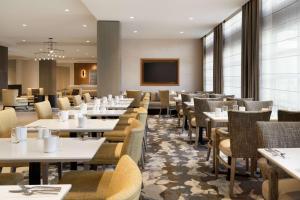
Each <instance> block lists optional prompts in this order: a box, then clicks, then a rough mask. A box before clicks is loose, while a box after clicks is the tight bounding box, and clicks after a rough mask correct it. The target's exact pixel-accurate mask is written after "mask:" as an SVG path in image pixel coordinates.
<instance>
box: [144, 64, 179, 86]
mask: <svg viewBox="0 0 300 200" xmlns="http://www.w3.org/2000/svg"><path fill="white" fill-rule="evenodd" d="M178 84H179V59H142V60H141V85H178Z"/></svg>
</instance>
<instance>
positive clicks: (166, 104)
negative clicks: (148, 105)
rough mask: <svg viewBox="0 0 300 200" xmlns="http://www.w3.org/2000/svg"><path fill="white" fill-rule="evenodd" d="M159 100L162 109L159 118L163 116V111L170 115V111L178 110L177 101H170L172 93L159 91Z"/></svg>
mask: <svg viewBox="0 0 300 200" xmlns="http://www.w3.org/2000/svg"><path fill="white" fill-rule="evenodd" d="M159 100H160V109H159V117H160V116H161V111H162V109H167V115H170V109H173V110H175V109H176V103H175V101H170V92H169V90H160V91H159Z"/></svg>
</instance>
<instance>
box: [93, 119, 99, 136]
mask: <svg viewBox="0 0 300 200" xmlns="http://www.w3.org/2000/svg"><path fill="white" fill-rule="evenodd" d="M91 119H97V117H91ZM97 136H98V134H97V132H92V137H93V138H96V137H97Z"/></svg>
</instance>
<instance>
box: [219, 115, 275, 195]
mask: <svg viewBox="0 0 300 200" xmlns="http://www.w3.org/2000/svg"><path fill="white" fill-rule="evenodd" d="M271 113H272V111H260V112H255V111H248V112H245V111H244V112H243V111H242V112H240V111H228V130H229V139H225V140H222V141H221V140H220V138H221V137H222V135H221V133H220V132H218V129H217V130H216V163H215V174H216V177H218V171H219V162H221V163H222V164H223V165H224V166H225V167H226V168H229V169H230V184H229V194H230V196H231V197H232V196H233V187H234V179H235V169H236V160H237V158H246V159H251V175H253V174H254V171H255V169H256V161H257V158H258V152H257V147H258V142H257V141H258V139H257V134H256V122H258V121H269V120H270V116H271ZM227 137H228V136H227ZM220 152H222V153H223V154H224V155H226V156H227V157H228V159H229V160H230V162H229V163H227V162H226V161H225V160H223V158H222V157H221V156H220Z"/></svg>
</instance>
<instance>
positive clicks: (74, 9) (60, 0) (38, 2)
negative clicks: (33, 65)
mask: <svg viewBox="0 0 300 200" xmlns="http://www.w3.org/2000/svg"><path fill="white" fill-rule="evenodd" d="M65 9H69V12H65ZM23 24H26V25H27V26H26V27H24V26H23ZM83 25H86V26H87V27H83ZM0 27H1V31H0V45H4V46H8V47H9V57H10V58H34V52H37V51H39V50H40V49H43V48H44V46H43V45H42V44H40V43H41V42H45V41H47V40H48V38H49V37H53V38H54V41H56V42H58V46H57V47H58V48H59V49H63V50H65V56H66V58H65V60H76V61H81V60H82V61H93V60H95V57H96V52H97V50H96V41H97V39H96V35H97V31H96V27H97V21H96V19H95V18H94V16H93V15H92V14H91V13H90V12H89V10H88V9H87V8H86V7H85V6H84V5H83V4H82V2H81V1H80V0H21V1H20V0H1V2H0ZM22 40H26V42H22ZM87 40H89V41H90V42H89V43H87V42H86V41H87ZM72 58H73V59H72Z"/></svg>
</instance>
